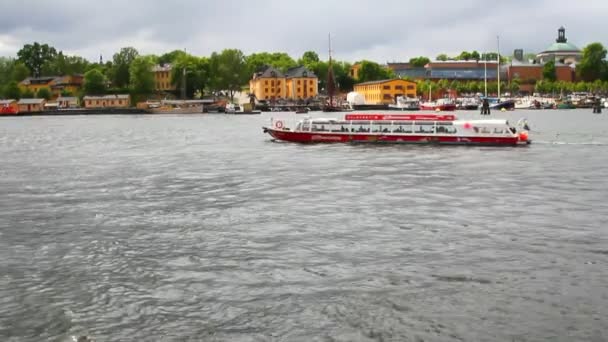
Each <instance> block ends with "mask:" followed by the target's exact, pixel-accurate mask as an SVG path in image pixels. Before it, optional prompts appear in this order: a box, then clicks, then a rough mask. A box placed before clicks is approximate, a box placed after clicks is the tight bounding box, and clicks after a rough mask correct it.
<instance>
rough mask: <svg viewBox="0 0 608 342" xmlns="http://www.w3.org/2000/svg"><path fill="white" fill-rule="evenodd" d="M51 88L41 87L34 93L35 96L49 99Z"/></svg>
mask: <svg viewBox="0 0 608 342" xmlns="http://www.w3.org/2000/svg"><path fill="white" fill-rule="evenodd" d="M51 95H52V94H51V90H50V89H49V88H47V87H42V88H40V89H38V92H37V93H36V97H37V98H39V99H45V100H50V99H51Z"/></svg>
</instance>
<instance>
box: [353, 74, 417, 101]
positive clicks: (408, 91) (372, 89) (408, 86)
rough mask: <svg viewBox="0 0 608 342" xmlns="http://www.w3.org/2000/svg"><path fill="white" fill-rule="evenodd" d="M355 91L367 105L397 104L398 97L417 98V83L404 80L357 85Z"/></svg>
mask: <svg viewBox="0 0 608 342" xmlns="http://www.w3.org/2000/svg"><path fill="white" fill-rule="evenodd" d="M354 91H355V92H357V93H359V94H361V95H363V96H364V97H365V103H366V104H390V103H395V102H396V99H397V96H405V97H416V82H412V81H406V80H402V79H392V80H381V81H371V82H364V83H359V84H355V87H354Z"/></svg>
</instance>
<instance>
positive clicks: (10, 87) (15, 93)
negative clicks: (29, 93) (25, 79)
mask: <svg viewBox="0 0 608 342" xmlns="http://www.w3.org/2000/svg"><path fill="white" fill-rule="evenodd" d="M4 97H5V98H7V99H15V100H19V99H20V98H21V89H19V85H18V84H17V82H15V81H11V82H9V83H8V84H7V85H6V86H5V87H4Z"/></svg>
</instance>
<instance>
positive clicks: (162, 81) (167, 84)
mask: <svg viewBox="0 0 608 342" xmlns="http://www.w3.org/2000/svg"><path fill="white" fill-rule="evenodd" d="M171 70H173V66H172V65H171V64H163V65H155V66H154V68H152V72H153V73H154V89H155V90H156V91H174V90H176V89H177V87H176V86H175V84H173V82H172V81H171Z"/></svg>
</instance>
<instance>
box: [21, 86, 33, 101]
mask: <svg viewBox="0 0 608 342" xmlns="http://www.w3.org/2000/svg"><path fill="white" fill-rule="evenodd" d="M34 95H35V94H34V92H33V91H31V90H30V89H29V88H28V89H25V90H24V91H22V92H21V98H22V99H32V98H34Z"/></svg>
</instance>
